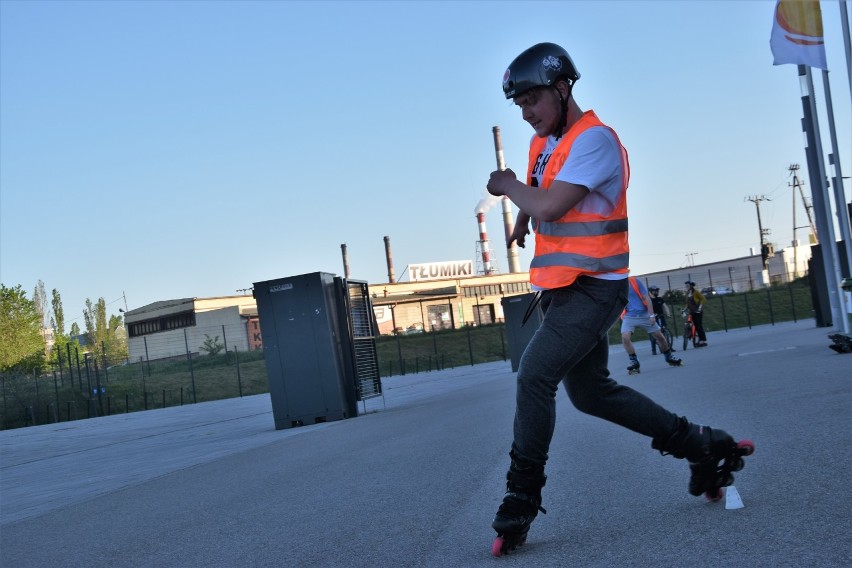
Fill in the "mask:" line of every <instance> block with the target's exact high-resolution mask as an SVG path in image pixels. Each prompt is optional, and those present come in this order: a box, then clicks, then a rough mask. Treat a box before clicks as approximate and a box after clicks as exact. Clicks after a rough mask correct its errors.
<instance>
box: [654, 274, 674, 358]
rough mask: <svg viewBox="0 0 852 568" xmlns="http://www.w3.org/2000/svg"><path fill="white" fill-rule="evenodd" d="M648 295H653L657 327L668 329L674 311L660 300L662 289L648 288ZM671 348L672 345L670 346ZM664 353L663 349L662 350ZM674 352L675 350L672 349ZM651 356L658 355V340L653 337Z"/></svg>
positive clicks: (657, 287) (656, 287)
mask: <svg viewBox="0 0 852 568" xmlns="http://www.w3.org/2000/svg"><path fill="white" fill-rule="evenodd" d="M648 293H649V294H650V295H651V307H653V308H654V316H655V317H656V318H657V325H659V326H660V328H664V327H668V324H667V323H666V318H667V317H671V315H672V310H671V308H670V307H669V305H668V304H667V303H666V301H665V300H663V299H662V298H660V287H659V286H654V285H651V286H648ZM669 347H671V345H669ZM660 351H662V349H661V350H660ZM672 351H674V349H672ZM651 354H652V355H656V354H657V340H656V339H655V338H654V336H653V335H652V336H651Z"/></svg>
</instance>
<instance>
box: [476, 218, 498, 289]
mask: <svg viewBox="0 0 852 568" xmlns="http://www.w3.org/2000/svg"><path fill="white" fill-rule="evenodd" d="M476 221H477V223H479V244H480V245H481V247H482V272H483V273H484V274H486V275H488V274H491V273H493V272H494V270H493V269H492V268H491V251H490V250H489V245H488V233H487V232H486V231H485V213H484V212H479V213H477V214H476Z"/></svg>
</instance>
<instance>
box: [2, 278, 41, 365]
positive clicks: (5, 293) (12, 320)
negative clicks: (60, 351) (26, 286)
mask: <svg viewBox="0 0 852 568" xmlns="http://www.w3.org/2000/svg"><path fill="white" fill-rule="evenodd" d="M41 318H42V316H41V314H39V312H38V310H37V309H36V305H35V302H34V301H33V300H29V299H27V294H26V292H24V291H23V289H22V288H21V285H20V284H18V285H17V286H15V287H14V288H7V287H6V286H5V285H3V284H0V372H2V371H32V370H40V369H41V368H42V367H43V366H44V337H43V336H42V335H41V323H42V319H41Z"/></svg>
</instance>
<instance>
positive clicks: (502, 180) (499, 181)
mask: <svg viewBox="0 0 852 568" xmlns="http://www.w3.org/2000/svg"><path fill="white" fill-rule="evenodd" d="M517 179H518V177H517V176H516V175H515V172H513V171H512V170H510V169H508V168H506V169H505V170H495V171H493V172H491V177H490V178H489V180H488V185H487V186H486V188H487V189H488V193H490V194H491V195H496V196H498V197H499V196H502V195H506V182H511V181H515V180H517Z"/></svg>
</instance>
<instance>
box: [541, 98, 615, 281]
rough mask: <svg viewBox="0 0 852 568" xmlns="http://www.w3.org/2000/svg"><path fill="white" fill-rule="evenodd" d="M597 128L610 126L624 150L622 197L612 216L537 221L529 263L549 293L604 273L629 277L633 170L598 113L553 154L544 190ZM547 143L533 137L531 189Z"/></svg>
mask: <svg viewBox="0 0 852 568" xmlns="http://www.w3.org/2000/svg"><path fill="white" fill-rule="evenodd" d="M593 126H603V127H605V128H608V129H609V130H610V132H612V135H613V136H615V140H616V142H618V145H619V147H620V148H621V164H622V187H621V194H620V196H619V198H618V201H617V202H616V204H615V206H614V208H613V211H612V212H611V213H610V214H609V215H602V214H599V213H580V212H578V211H575V210H574V209H571V210H570V211H568V212H567V213H566V214H565V215H563V216H562V217H561V218H560V219H558V220H556V221H549V222H544V221H540V220H538V219H534V220H533V222H534V227H533V228H534V230H535V256H534V258H533V260H532V262H531V263H530V282H532V283H533V284H534V285H536V286H538V287H540V288H545V289H550V288H559V287H562V286H568V285H569V284H571V283H572V282H574V280H576V279H577V277H578V276H581V275H583V274H595V273H603V272H615V273H623V274H626V273H627V267H628V263H629V250H630V248H629V246H628V242H627V184H628V181H629V177H630V166H629V163H628V161H627V152H626V151H625V150H624V147H623V146H621V142H620V141H619V140H618V136H617V135H616V134H615V132H614V131H613V130H612V129H611V128H609V127H608V126H606V125H605V124H603V123H602V122H601V121H600V120H599V119H598V117H597V116H596V115H595V113H594V112H593V111H587V112H585V113H584V114H583V116H582V117H581V118H580V120H578V121H577V122H576V123H575V124H574V125H572V126H571V128H570V129H569V130H568V132H567V133H566V134H565V135H564V136H563V138H562V140H561V141H560V142H559V144H557V146H556V148H555V149H554V150H553V154H551V156H550V159H549V160H548V162H547V166H546V167H545V170H544V173H543V175H542V178H541V181H540V183H539V187H540V188H541V189H545V190H546V189H549V188H550V186H551V185H552V184H553V181H554V179H555V178H556V175H557V174H558V173H559V170H560V169H561V168H562V166H563V165H564V164H565V162H566V160H567V159H568V155H569V153H570V152H571V146H572V145H573V143H574V140H576V139H577V136H579V135H580V134H581V133H582V132H584V131H585V130H586V129H588V128H591V127H593ZM545 143H546V139H544V138H537V137H536V138H533V141H532V143H531V144H530V154H529V167H528V168H527V183H528V184H529V185H532V171H533V168H534V167H535V163H536V160H537V159H538V157H539V155H540V154H541V152H542V150H543V149H544V146H545Z"/></svg>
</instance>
